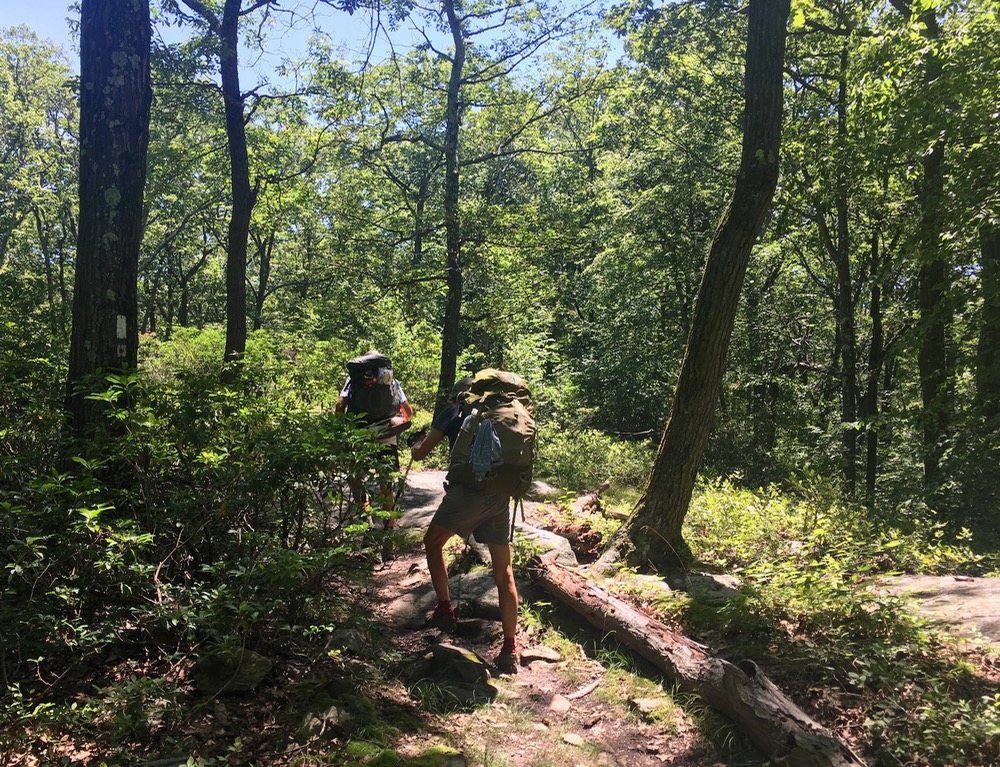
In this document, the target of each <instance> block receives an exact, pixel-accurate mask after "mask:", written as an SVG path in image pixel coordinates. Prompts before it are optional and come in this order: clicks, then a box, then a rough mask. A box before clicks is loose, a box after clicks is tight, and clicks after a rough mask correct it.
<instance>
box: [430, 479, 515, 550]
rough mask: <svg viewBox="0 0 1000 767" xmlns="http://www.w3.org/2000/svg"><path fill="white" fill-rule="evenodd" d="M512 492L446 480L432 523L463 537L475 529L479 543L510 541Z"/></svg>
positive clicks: (501, 543)
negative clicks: (506, 493)
mask: <svg viewBox="0 0 1000 767" xmlns="http://www.w3.org/2000/svg"><path fill="white" fill-rule="evenodd" d="M510 514H511V510H510V496H509V495H497V494H495V493H488V492H484V491H482V490H475V489H473V488H471V487H467V486H466V485H463V484H460V483H458V482H451V483H448V482H446V483H445V489H444V500H443V501H441V505H440V506H438V510H437V511H436V512H434V518H433V519H432V520H431V524H435V525H438V526H439V527H443V528H444V529H445V530H448V531H450V532H452V533H455V534H456V535H458V536H460V537H462V538H468V537H469V534H470V533H472V534H473V535H474V536H475V538H476V540H477V541H478V542H479V543H486V544H491V543H492V544H494V545H497V546H503V545H504V544H506V543H510Z"/></svg>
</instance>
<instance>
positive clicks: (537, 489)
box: [528, 479, 562, 501]
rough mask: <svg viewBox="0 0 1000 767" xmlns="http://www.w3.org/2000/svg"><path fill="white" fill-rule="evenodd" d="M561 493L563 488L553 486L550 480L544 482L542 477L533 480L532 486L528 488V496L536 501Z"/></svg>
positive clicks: (554, 496)
mask: <svg viewBox="0 0 1000 767" xmlns="http://www.w3.org/2000/svg"><path fill="white" fill-rule="evenodd" d="M560 495H562V490H560V489H559V488H558V487H553V486H552V485H550V484H549V483H548V482H542V481H541V480H540V479H536V480H535V481H534V482H532V483H531V488H530V489H529V490H528V497H529V498H531V499H533V500H536V501H546V500H549V499H551V498H558V497H559V496H560Z"/></svg>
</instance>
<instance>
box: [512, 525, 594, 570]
mask: <svg viewBox="0 0 1000 767" xmlns="http://www.w3.org/2000/svg"><path fill="white" fill-rule="evenodd" d="M517 532H518V533H519V534H520V538H521V542H520V544H519V543H518V541H517V538H515V545H523V546H525V547H527V548H529V549H531V551H532V552H533V553H534V554H537V555H538V556H540V557H542V559H554V560H555V561H556V562H558V563H559V564H561V565H566V566H567V567H575V566H576V565H577V564H579V563H578V562H577V559H576V554H574V553H573V547H572V546H571V545H570V543H569V541H567V540H566V539H565V538H563V537H562V536H561V535H556V534H555V533H553V532H550V531H548V530H543V529H542V528H540V527H534V526H532V525H527V524H524V523H523V522H519V523H518V525H517Z"/></svg>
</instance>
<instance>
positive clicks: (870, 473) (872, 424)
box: [864, 232, 885, 510]
mask: <svg viewBox="0 0 1000 767" xmlns="http://www.w3.org/2000/svg"><path fill="white" fill-rule="evenodd" d="M871 250H872V276H871V279H872V286H871V304H870V306H869V308H868V313H869V316H870V318H871V325H872V340H871V346H870V348H869V350H868V391H867V392H866V393H865V399H864V403H865V412H864V420H865V429H866V432H865V437H866V440H867V445H866V448H867V449H866V455H865V506H866V507H867V508H868V509H869V510H874V508H875V487H876V481H877V479H878V437H879V429H878V410H879V406H878V400H879V385H878V382H879V373H880V372H881V370H882V364H883V357H884V349H885V329H884V327H883V323H882V286H881V285H880V284H879V281H880V280H881V279H882V277H881V274H880V273H879V272H880V271H881V269H880V266H879V264H880V261H881V258H880V256H879V252H878V251H879V243H878V233H877V232H876V233H875V234H873V235H872V245H871Z"/></svg>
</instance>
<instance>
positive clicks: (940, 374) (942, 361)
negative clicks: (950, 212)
mask: <svg viewBox="0 0 1000 767" xmlns="http://www.w3.org/2000/svg"><path fill="white" fill-rule="evenodd" d="M890 2H891V3H892V5H893V7H895V8H896V10H898V11H899V12H900V13H903V14H904V15H906V16H907V17H911V16H912V15H913V13H914V5H913V3H912V0H890ZM917 13H918V14H919V16H920V26H921V34H923V35H924V37H926V38H927V39H928V40H935V39H937V38H938V37H939V36H940V34H941V27H940V25H939V24H938V20H937V16H936V14H935V8H934V7H933V6H932V7H929V8H926V9H922V8H921V9H917ZM922 66H923V68H924V73H923V76H924V82H925V84H926V85H927V87H928V88H929V87H931V86H933V85H934V83H935V81H937V80H938V78H939V77H940V76H941V73H942V70H943V64H942V61H941V58H940V56H939V55H937V54H936V53H934V52H933V51H930V52H929V53H928V54H927V55H926V56H925V57H924V58H923V60H922ZM929 103H932V104H934V103H936V102H935V101H934V100H933V99H931V100H930V102H929ZM944 155H945V140H944V138H939V139H938V140H937V141H935V142H934V145H933V146H932V147H931V150H930V151H929V152H927V153H925V154H924V157H923V179H922V181H921V184H920V188H919V190H918V198H919V200H920V223H919V225H918V242H917V261H918V263H919V264H920V267H919V269H918V272H917V282H918V298H917V309H918V312H919V315H920V322H919V325H918V331H919V338H918V342H919V344H920V346H919V349H918V351H917V366H918V369H919V373H920V399H921V403H922V407H923V412H922V414H921V420H922V425H923V464H924V484H925V485H926V487H927V488H928V489H934V488H935V487H936V485H937V483H938V469H939V468H940V463H941V458H942V456H943V455H944V448H945V445H944V441H945V438H946V436H947V433H948V428H949V426H950V424H951V406H952V405H951V373H950V371H949V365H948V343H947V338H948V327H949V326H950V324H951V322H950V319H951V318H950V315H951V310H950V308H949V306H948V300H947V297H948V288H949V286H950V281H949V279H948V266H947V263H946V255H945V252H944V249H943V247H942V246H941V220H940V219H941V216H940V207H941V202H942V198H943V196H944Z"/></svg>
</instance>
